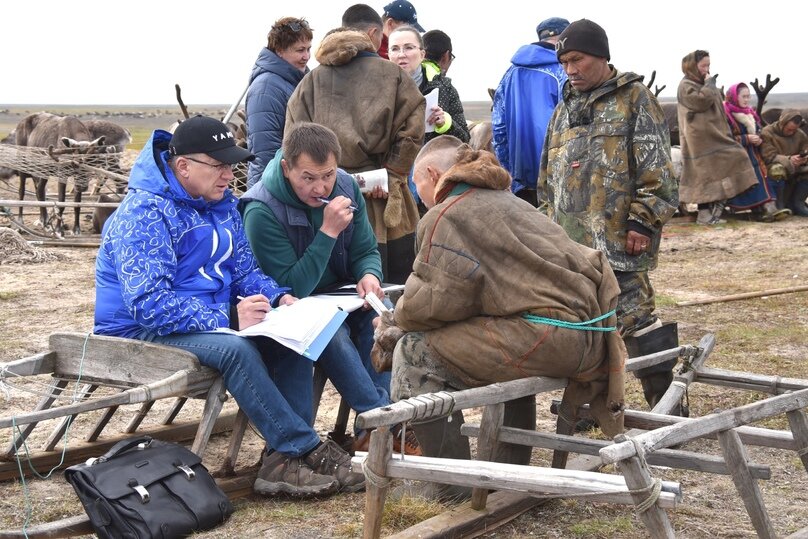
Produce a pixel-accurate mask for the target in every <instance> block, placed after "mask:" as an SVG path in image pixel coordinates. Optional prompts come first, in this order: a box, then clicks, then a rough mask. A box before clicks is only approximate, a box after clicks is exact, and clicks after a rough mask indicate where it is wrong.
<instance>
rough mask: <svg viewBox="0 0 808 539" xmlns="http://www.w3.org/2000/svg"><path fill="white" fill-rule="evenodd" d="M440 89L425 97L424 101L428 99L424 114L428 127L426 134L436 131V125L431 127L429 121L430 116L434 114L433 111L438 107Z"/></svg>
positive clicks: (425, 123)
mask: <svg viewBox="0 0 808 539" xmlns="http://www.w3.org/2000/svg"><path fill="white" fill-rule="evenodd" d="M439 89H440V88H435V89H434V90H432V91H431V92H429V93H428V94H426V95H425V96H424V99H426V112H424V125H425V126H426V131H425V132H426V133H432V132H433V131H435V124H431V125H430V124H429V122H428V120H429V115H430V114H432V109H433V108H434V107H437V106H438V95H439V92H438V90H439Z"/></svg>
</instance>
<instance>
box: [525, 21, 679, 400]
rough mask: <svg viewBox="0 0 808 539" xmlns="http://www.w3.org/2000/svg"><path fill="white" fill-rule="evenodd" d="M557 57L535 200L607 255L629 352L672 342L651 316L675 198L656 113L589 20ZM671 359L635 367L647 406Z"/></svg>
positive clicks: (660, 388) (565, 40)
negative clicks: (561, 75)
mask: <svg viewBox="0 0 808 539" xmlns="http://www.w3.org/2000/svg"><path fill="white" fill-rule="evenodd" d="M556 54H557V55H558V59H559V61H560V62H561V65H562V67H563V68H564V71H565V72H566V73H567V76H568V77H569V80H568V81H567V83H566V84H565V85H564V89H563V94H562V101H561V102H560V103H559V104H558V106H557V107H556V109H555V112H554V113H553V116H552V118H551V119H550V124H549V126H548V129H547V135H546V137H545V143H544V149H543V150H542V160H541V172H540V177H539V184H538V191H539V199H540V203H541V207H542V208H543V209H544V211H546V213H547V215H548V216H549V217H550V218H552V219H553V220H554V221H555V222H557V223H558V224H560V225H561V226H562V227H563V228H564V230H565V231H566V232H567V234H569V236H570V237H571V238H572V239H573V240H575V241H577V242H579V243H582V244H583V245H586V246H588V247H592V248H594V249H598V250H601V251H603V252H604V253H606V256H607V258H608V260H609V263H610V264H611V266H612V269H613V270H614V272H615V275H616V276H617V280H618V282H619V283H620V291H621V292H620V297H619V300H618V306H617V316H618V327H619V328H620V332H621V334H622V335H623V337H624V339H625V341H626V346H627V348H628V350H629V354H630V356H637V355H645V354H648V353H651V352H653V351H656V350H664V349H667V348H673V347H675V346H677V345H678V339H676V329H675V327H676V326H675V324H666V325H664V326H663V325H662V323H661V322H660V321H659V320H658V319H657V317H656V315H655V314H654V307H655V305H654V290H653V287H652V286H651V282H650V280H649V279H648V271H649V270H652V269H654V268H655V267H656V264H657V254H658V251H659V243H660V239H661V235H662V226H663V225H664V224H665V223H666V222H667V221H668V219H670V217H671V216H672V215H673V212H674V211H675V210H676V206H677V204H678V189H677V185H676V181H675V179H674V174H673V166H672V164H671V159H670V139H669V135H668V130H667V127H666V124H665V115H664V114H663V112H662V109H661V107H660V106H659V103H658V102H657V100H656V98H655V97H654V95H653V94H652V93H651V92H650V91H649V90H648V88H646V87H645V85H644V84H643V83H642V77H640V76H639V75H636V74H634V73H621V72H620V71H618V70H617V69H615V68H614V67H613V66H612V65H611V64H609V63H608V62H609V58H610V57H609V42H608V38H607V36H606V33H605V32H604V30H603V28H601V27H600V26H599V25H597V24H595V23H594V22H592V21H589V20H586V19H582V20H579V21H575V22H574V23H572V24H571V25H570V26H569V27H568V28H567V29H566V30H565V31H564V32H562V34H561V36H560V37H559V39H558V43H557V44H556ZM674 365H675V361H672V362H669V363H666V364H662V365H659V366H655V367H651V368H649V369H650V370H649V369H643V371H642V372H640V373H638V376H640V377H641V380H642V381H643V389H644V391H645V396H646V399H647V400H648V402H649V404H651V405H652V406H653V405H655V404H656V402H657V401H658V400H659V399H660V398H661V396H662V395H663V394H664V392H665V390H666V389H667V387H668V386H669V385H670V381H671V380H672V376H673V375H672V372H671V369H672V368H673V366H674Z"/></svg>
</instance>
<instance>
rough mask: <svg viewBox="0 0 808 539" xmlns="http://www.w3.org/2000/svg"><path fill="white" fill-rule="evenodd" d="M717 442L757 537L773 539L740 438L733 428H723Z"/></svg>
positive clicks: (758, 488) (773, 535)
mask: <svg viewBox="0 0 808 539" xmlns="http://www.w3.org/2000/svg"><path fill="white" fill-rule="evenodd" d="M718 442H719V444H720V445H721V451H722V452H723V453H724V459H725V460H726V461H727V466H728V467H729V469H730V470H732V481H733V482H734V483H735V488H737V489H738V494H740V496H741V499H742V500H743V504H744V506H745V507H746V512H747V514H748V515H749V519H750V520H751V521H752V525H753V526H754V527H755V531H756V532H757V535H758V537H760V538H762V539H774V538H776V537H777V532H775V531H774V527H773V526H772V523H771V520H769V514H768V512H767V511H766V505H765V504H764V503H763V495H762V494H761V493H760V487H758V484H757V481H756V480H755V478H754V477H752V474H751V473H749V465H748V463H747V458H746V450H745V449H744V446H743V444H742V443H741V438H740V436H738V433H737V432H735V431H734V430H732V429H730V430H725V431H723V432H719V433H718Z"/></svg>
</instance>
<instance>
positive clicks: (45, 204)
mask: <svg viewBox="0 0 808 539" xmlns="http://www.w3.org/2000/svg"><path fill="white" fill-rule="evenodd" d="M120 205H121V203H120V202H73V201H64V202H60V201H58V200H45V201H40V200H0V206H22V207H24V208H29V207H30V208H50V207H53V206H56V207H60V208H61V207H64V208H117V207H118V206H120Z"/></svg>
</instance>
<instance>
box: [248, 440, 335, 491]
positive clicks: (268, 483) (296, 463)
mask: <svg viewBox="0 0 808 539" xmlns="http://www.w3.org/2000/svg"><path fill="white" fill-rule="evenodd" d="M338 488H339V482H338V481H337V479H336V478H335V477H333V476H331V475H322V474H319V473H317V472H316V471H315V470H313V469H312V468H311V466H309V465H308V464H307V463H306V462H305V461H304V460H303V459H302V458H300V457H291V456H289V455H284V454H283V453H279V452H277V451H275V452H274V453H272V454H270V455H267V454H266V453H265V454H264V456H263V458H262V463H261V469H260V470H259V471H258V477H257V478H256V479H255V483H253V491H254V492H255V493H256V494H261V495H263V496H274V495H276V494H287V495H289V496H295V497H299V498H307V497H311V496H324V495H326V494H332V493H334V492H336V491H337V489H338Z"/></svg>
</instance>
